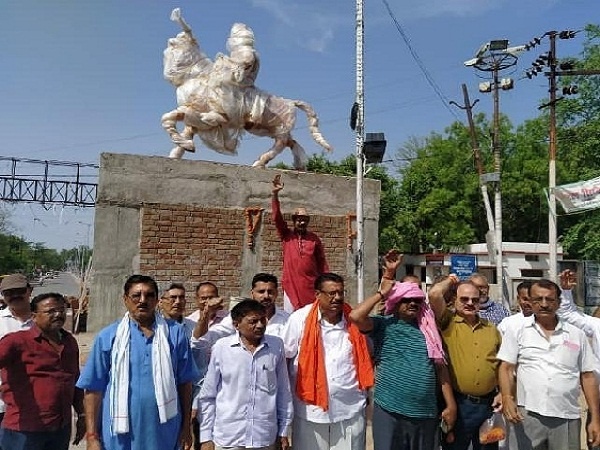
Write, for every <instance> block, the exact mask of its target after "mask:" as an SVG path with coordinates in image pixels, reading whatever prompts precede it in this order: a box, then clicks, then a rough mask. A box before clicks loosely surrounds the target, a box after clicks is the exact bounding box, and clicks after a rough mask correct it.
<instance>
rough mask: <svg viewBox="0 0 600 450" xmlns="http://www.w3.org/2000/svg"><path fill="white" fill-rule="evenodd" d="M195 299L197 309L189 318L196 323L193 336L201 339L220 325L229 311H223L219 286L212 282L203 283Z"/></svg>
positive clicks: (197, 287) (198, 288)
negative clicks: (211, 329)
mask: <svg viewBox="0 0 600 450" xmlns="http://www.w3.org/2000/svg"><path fill="white" fill-rule="evenodd" d="M195 299H196V307H197V309H196V311H194V312H193V313H192V314H190V315H189V316H187V318H188V319H191V320H193V321H194V322H196V324H197V327H196V328H195V329H194V333H193V336H194V337H195V338H199V337H200V336H202V335H204V333H206V332H207V331H208V329H209V328H211V327H213V326H214V325H217V324H218V323H220V322H221V320H223V318H224V317H225V316H227V311H225V310H224V309H223V299H222V298H221V297H219V289H218V288H217V285H216V284H214V283H212V282H210V281H203V282H201V283H199V284H198V286H196V296H195Z"/></svg>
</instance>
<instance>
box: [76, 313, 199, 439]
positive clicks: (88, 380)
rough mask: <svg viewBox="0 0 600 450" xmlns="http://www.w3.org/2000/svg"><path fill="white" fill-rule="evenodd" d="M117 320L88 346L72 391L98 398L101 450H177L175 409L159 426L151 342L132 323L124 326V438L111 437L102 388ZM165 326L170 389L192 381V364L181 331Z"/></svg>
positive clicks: (171, 324) (174, 324)
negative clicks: (127, 338)
mask: <svg viewBox="0 0 600 450" xmlns="http://www.w3.org/2000/svg"><path fill="white" fill-rule="evenodd" d="M119 322H120V321H117V322H115V323H113V324H111V325H109V326H108V327H106V328H104V329H103V330H102V331H100V333H98V335H97V336H96V339H95V341H94V346H93V348H92V351H91V353H90V355H89V358H88V360H87V363H86V365H85V367H84V368H83V371H82V372H81V376H80V377H79V380H78V381H77V387H79V388H81V389H86V390H90V391H98V392H102V393H103V398H102V406H101V408H102V411H101V417H102V423H101V424H99V426H100V430H99V431H100V434H101V436H102V445H103V447H102V448H103V449H106V450H132V449H136V450H137V449H144V450H177V449H179V442H178V441H179V432H180V430H181V405H179V409H180V411H179V414H177V415H176V416H175V417H174V418H172V419H171V420H169V421H167V422H165V423H162V424H161V423H160V420H159V417H158V406H157V405H156V397H155V394H154V380H153V378H152V341H153V337H154V335H153V336H151V337H149V338H148V337H146V336H145V335H144V333H143V332H142V330H141V329H140V328H139V327H138V326H137V324H136V323H135V322H134V321H131V320H130V322H129V324H130V330H131V338H130V353H129V389H128V392H129V433H123V434H118V435H116V436H115V435H112V433H111V430H110V424H111V419H110V406H109V405H110V400H109V389H108V385H109V382H110V379H111V376H112V375H113V373H112V370H111V349H112V346H113V343H114V340H115V335H116V332H117V327H118V325H119ZM167 324H168V327H169V336H168V339H169V347H170V350H171V361H172V364H173V373H174V375H175V384H176V385H178V386H179V385H181V384H185V383H188V382H193V381H195V380H196V379H197V377H198V371H197V369H196V365H195V364H194V362H193V359H192V355H191V349H190V345H189V339H188V338H187V336H186V333H185V330H184V328H183V327H182V326H181V325H180V324H178V323H177V322H175V321H173V320H167Z"/></svg>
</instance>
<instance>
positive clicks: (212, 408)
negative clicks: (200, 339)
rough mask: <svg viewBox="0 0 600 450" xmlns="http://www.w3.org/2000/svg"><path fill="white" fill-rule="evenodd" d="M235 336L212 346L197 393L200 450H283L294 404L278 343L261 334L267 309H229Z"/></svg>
mask: <svg viewBox="0 0 600 450" xmlns="http://www.w3.org/2000/svg"><path fill="white" fill-rule="evenodd" d="M231 317H232V320H233V324H234V326H235V329H236V332H235V333H234V334H233V335H230V336H227V337H224V338H223V339H220V340H219V341H218V342H217V343H216V344H215V347H214V351H213V353H212V356H211V360H210V364H209V368H208V372H207V373H206V378H205V381H204V384H203V385H202V391H201V394H200V404H201V406H202V427H201V432H200V436H201V441H202V447H201V448H202V450H214V449H215V448H218V449H225V448H226V449H236V450H242V449H246V448H248V449H250V448H254V449H264V450H274V449H275V447H276V444H278V445H277V448H279V449H281V450H287V449H288V448H289V442H288V438H287V436H288V435H287V433H288V427H289V426H290V425H291V423H292V416H293V404H292V394H291V391H290V382H289V378H288V371H287V366H286V359H285V352H284V348H283V342H282V341H281V339H280V338H279V337H276V336H271V335H268V334H265V330H266V323H267V317H266V309H265V307H264V306H263V305H262V304H261V303H259V302H258V301H256V300H250V299H245V300H242V301H241V302H240V303H238V304H237V305H236V306H234V307H233V308H232V310H231Z"/></svg>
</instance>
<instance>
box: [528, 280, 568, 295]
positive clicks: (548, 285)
mask: <svg viewBox="0 0 600 450" xmlns="http://www.w3.org/2000/svg"><path fill="white" fill-rule="evenodd" d="M534 286H539V287H541V288H543V289H554V291H555V292H556V296H557V297H558V298H557V300H559V299H560V294H561V293H562V291H561V290H560V286H559V285H558V284H556V283H555V282H554V281H551V280H547V279H545V278H542V279H541V280H534V281H532V282H531V286H529V289H528V291H527V292H528V294H529V295H530V296H531V288H532V287H534Z"/></svg>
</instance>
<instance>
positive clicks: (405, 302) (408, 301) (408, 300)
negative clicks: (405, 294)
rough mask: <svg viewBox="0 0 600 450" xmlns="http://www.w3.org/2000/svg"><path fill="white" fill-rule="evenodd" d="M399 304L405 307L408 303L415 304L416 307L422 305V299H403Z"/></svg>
mask: <svg viewBox="0 0 600 450" xmlns="http://www.w3.org/2000/svg"><path fill="white" fill-rule="evenodd" d="M400 303H401V304H402V303H404V304H406V305H408V304H409V303H416V304H417V305H420V304H421V303H423V299H422V298H403V299H401V300H400Z"/></svg>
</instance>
